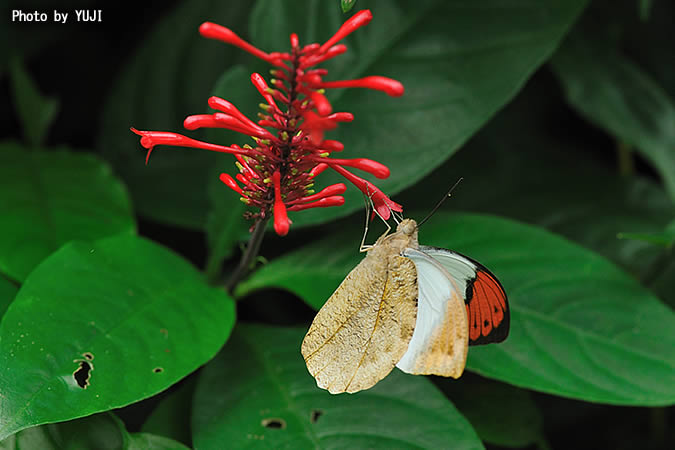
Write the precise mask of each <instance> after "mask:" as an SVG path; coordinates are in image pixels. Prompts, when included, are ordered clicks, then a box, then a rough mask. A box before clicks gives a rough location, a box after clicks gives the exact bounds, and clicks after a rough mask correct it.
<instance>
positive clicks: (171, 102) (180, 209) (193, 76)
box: [98, 0, 257, 228]
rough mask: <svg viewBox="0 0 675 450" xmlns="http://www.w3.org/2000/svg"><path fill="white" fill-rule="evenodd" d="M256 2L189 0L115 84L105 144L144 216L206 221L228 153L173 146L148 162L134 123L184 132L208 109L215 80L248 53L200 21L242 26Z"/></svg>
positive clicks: (188, 223) (176, 221)
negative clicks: (213, 175)
mask: <svg viewBox="0 0 675 450" xmlns="http://www.w3.org/2000/svg"><path fill="white" fill-rule="evenodd" d="M249 9H250V2H248V1H239V2H223V1H218V0H195V1H190V2H183V3H182V4H180V5H179V6H178V7H177V8H176V9H175V10H174V11H173V12H172V13H171V14H170V15H168V16H167V17H166V18H164V19H162V21H161V22H160V23H159V25H158V26H157V27H156V28H155V29H153V30H152V32H151V33H150V34H149V35H148V37H147V38H146V40H145V41H144V43H143V45H142V46H141V47H140V48H139V49H138V50H137V51H136V53H135V54H134V55H133V57H132V59H131V61H130V63H129V64H128V65H127V66H126V68H125V70H124V71H123V72H122V74H121V76H120V78H119V80H118V81H117V83H116V84H115V85H114V86H113V88H112V90H111V93H110V96H109V98H108V100H107V102H106V104H105V107H104V111H103V118H102V122H101V134H100V137H99V145H98V147H99V149H100V150H101V151H102V152H103V154H104V155H105V157H106V158H107V159H108V160H109V161H110V162H111V163H112V164H113V166H114V167H115V170H116V171H117V172H119V173H120V175H121V176H122V178H123V179H124V180H125V181H126V183H127V184H128V186H129V190H130V191H131V194H132V197H133V199H134V204H135V205H136V208H137V209H138V211H139V212H140V213H141V214H143V215H144V216H147V217H150V218H152V219H155V220H158V221H162V222H166V223H171V224H176V225H182V226H186V227H192V228H203V226H204V223H205V221H206V215H207V212H208V210H209V202H208V199H207V189H206V187H207V182H208V176H207V175H208V174H210V171H211V170H212V167H214V166H215V165H217V164H219V162H220V161H222V159H219V155H217V154H212V153H211V152H207V151H201V150H179V149H170V148H166V149H164V151H162V152H161V154H158V153H156V154H155V155H154V156H153V158H152V159H151V161H150V164H148V165H147V166H146V165H145V164H144V161H145V151H144V150H143V148H142V147H141V146H140V144H139V140H138V136H136V135H134V134H132V133H131V132H130V131H129V127H131V126H133V127H135V128H138V129H144V130H165V131H177V132H181V130H182V126H183V119H184V118H185V116H187V115H188V114H199V113H201V112H203V111H206V110H207V109H208V106H207V104H206V101H207V99H208V97H209V94H210V91H211V88H212V86H213V84H214V83H215V81H216V80H217V79H218V77H219V75H220V74H221V73H222V72H223V70H225V68H227V67H228V66H230V65H231V64H232V63H233V62H234V61H235V58H236V57H238V55H240V54H241V52H240V51H239V50H238V49H234V48H232V47H230V46H228V45H225V44H222V43H219V42H215V41H210V40H207V39H204V38H202V37H201V36H200V35H199V33H198V28H199V25H200V24H201V23H202V22H205V21H212V22H217V23H222V24H223V25H227V26H229V27H231V28H232V29H234V30H235V31H236V32H238V33H242V31H243V30H242V25H241V24H242V23H243V22H245V20H244V18H245V17H246V16H247V15H248V10H249ZM242 34H243V33H242ZM239 88H240V89H243V88H244V86H241V87H239ZM256 104H257V103H256ZM191 135H194V134H191ZM197 137H199V135H198V134H197Z"/></svg>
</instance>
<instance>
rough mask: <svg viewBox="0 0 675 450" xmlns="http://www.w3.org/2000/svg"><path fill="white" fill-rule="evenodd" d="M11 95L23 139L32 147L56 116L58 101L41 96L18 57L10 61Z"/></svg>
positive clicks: (39, 142)
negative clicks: (21, 128) (19, 120)
mask: <svg viewBox="0 0 675 450" xmlns="http://www.w3.org/2000/svg"><path fill="white" fill-rule="evenodd" d="M9 68H10V72H9V73H10V75H11V76H10V81H11V82H12V96H13V98H14V104H15V108H16V112H17V115H18V116H19V118H20V119H21V125H22V127H23V133H24V139H25V141H26V143H28V144H30V145H31V146H33V147H37V146H38V145H42V144H43V143H44V140H45V137H46V136H47V131H49V126H50V125H51V124H52V121H53V120H54V118H55V117H56V113H57V111H58V106H59V102H58V100H57V99H55V98H49V97H45V96H43V95H42V94H41V93H40V91H39V90H38V88H37V86H35V82H34V81H33V80H32V79H31V78H30V75H28V73H27V72H26V69H25V67H23V64H22V63H21V61H20V60H19V59H15V60H14V61H12V62H11V63H10V66H9Z"/></svg>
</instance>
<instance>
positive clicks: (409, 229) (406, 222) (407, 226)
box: [396, 219, 417, 236]
mask: <svg viewBox="0 0 675 450" xmlns="http://www.w3.org/2000/svg"><path fill="white" fill-rule="evenodd" d="M396 231H397V232H399V233H403V234H405V235H406V236H412V235H413V234H415V233H416V232H417V222H415V221H414V220H413V219H403V220H402V221H401V223H399V224H398V226H397V227H396Z"/></svg>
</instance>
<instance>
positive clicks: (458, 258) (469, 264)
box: [419, 245, 478, 298]
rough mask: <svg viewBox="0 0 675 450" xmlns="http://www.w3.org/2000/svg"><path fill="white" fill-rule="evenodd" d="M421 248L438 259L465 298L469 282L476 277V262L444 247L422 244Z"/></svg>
mask: <svg viewBox="0 0 675 450" xmlns="http://www.w3.org/2000/svg"><path fill="white" fill-rule="evenodd" d="M419 250H420V251H422V252H423V253H425V254H426V255H428V256H430V257H432V258H433V259H435V260H436V261H438V262H439V263H440V264H441V265H442V266H443V268H444V269H445V270H447V271H448V273H449V274H450V275H451V276H452V279H453V280H454V282H455V283H456V284H457V287H458V288H459V295H460V296H461V297H462V298H464V297H465V296H466V286H467V283H468V282H469V280H474V279H475V278H476V270H477V269H478V267H477V266H476V264H475V263H474V262H473V261H471V260H470V259H468V258H467V257H465V256H463V255H460V254H459V253H456V252H453V251H451V250H446V249H444V248H439V247H430V246H427V245H421V246H420V248H419Z"/></svg>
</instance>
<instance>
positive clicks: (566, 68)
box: [552, 27, 675, 199]
mask: <svg viewBox="0 0 675 450" xmlns="http://www.w3.org/2000/svg"><path fill="white" fill-rule="evenodd" d="M552 63H553V64H552V66H553V69H554V72H555V74H556V75H557V76H558V78H560V80H561V82H562V84H563V87H564V88H565V92H566V94H567V99H568V101H569V102H570V104H571V105H572V106H574V108H576V109H577V110H578V111H579V112H580V113H581V114H583V115H584V116H585V117H586V118H587V119H588V120H589V121H591V122H592V123H594V124H596V125H598V126H600V127H601V128H603V129H605V130H606V131H607V132H609V133H610V134H612V135H613V136H616V137H617V139H619V140H621V141H623V142H625V143H627V144H630V145H632V146H634V147H635V148H636V150H638V151H640V153H641V154H642V155H643V156H644V157H645V158H646V159H647V160H649V161H650V162H651V163H652V164H653V166H654V168H655V169H656V170H657V171H658V172H659V175H660V176H661V178H662V179H663V182H664V184H665V186H666V189H667V191H668V193H669V194H670V197H671V198H673V199H675V103H673V100H672V99H671V98H670V97H669V96H668V94H667V92H666V91H665V90H664V89H662V88H661V86H659V85H658V84H657V83H656V82H655V81H654V80H653V79H652V78H651V77H650V76H649V75H648V74H647V73H645V72H644V71H643V70H642V69H640V67H639V66H637V65H636V64H635V63H633V62H632V61H630V60H629V59H628V58H626V57H624V56H622V55H620V54H619V53H618V52H617V50H616V49H614V48H612V47H611V46H610V45H609V44H608V43H606V42H605V41H603V40H602V39H601V38H599V37H598V36H596V35H594V34H592V33H589V32H588V30H586V29H585V28H582V27H579V28H578V29H576V30H575V32H574V33H572V34H571V35H570V36H569V37H568V38H567V40H566V41H565V43H564V45H563V46H562V47H561V48H560V49H559V51H558V52H557V53H556V55H555V57H554V58H553V60H552Z"/></svg>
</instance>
